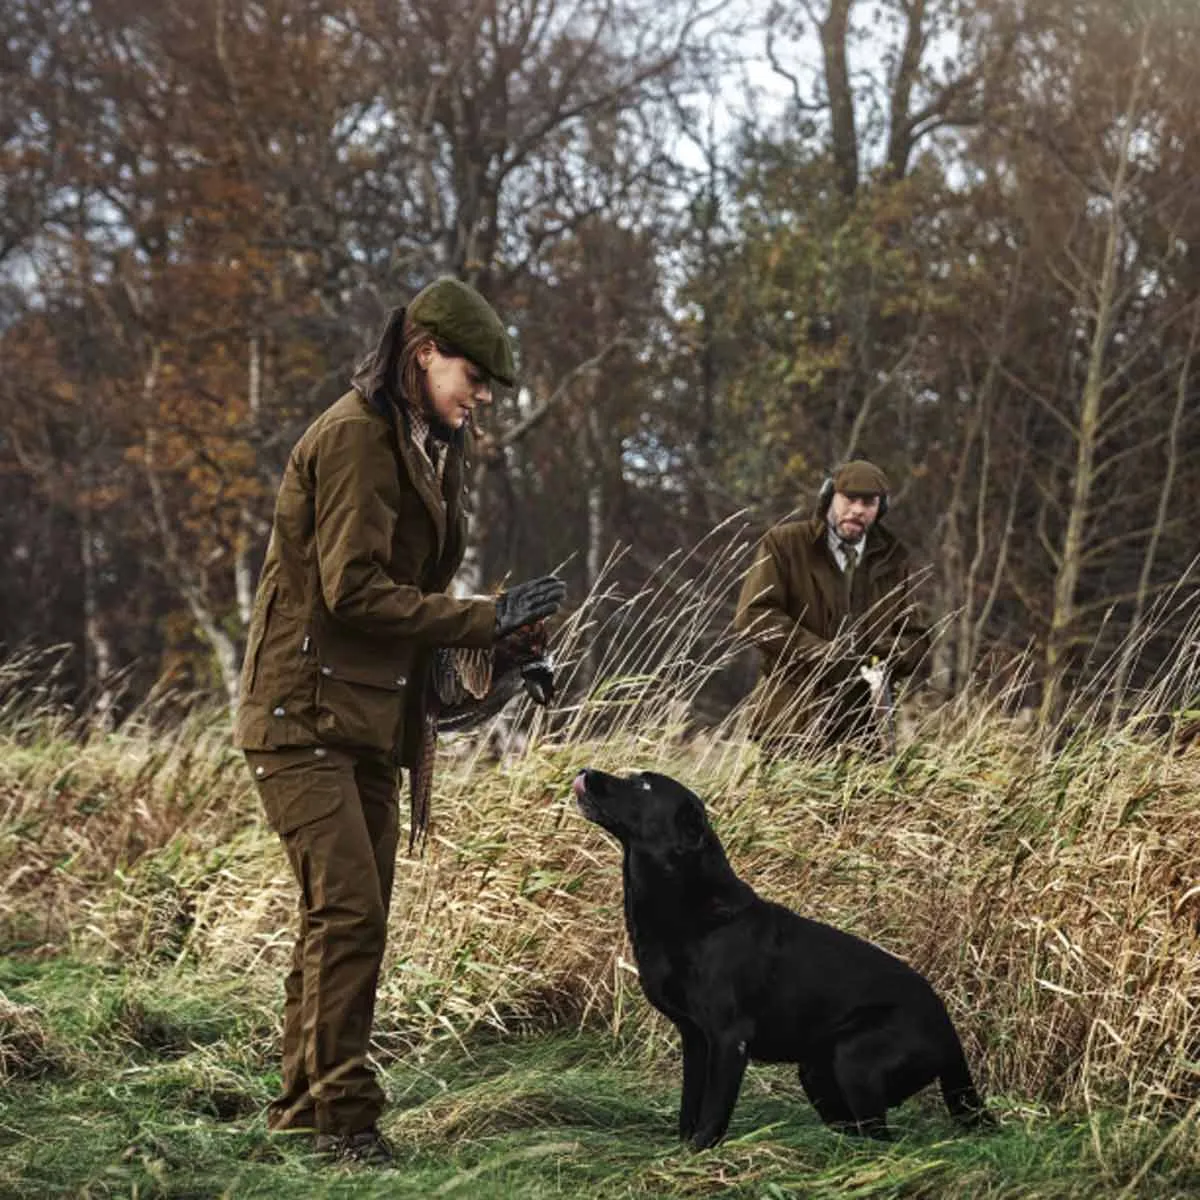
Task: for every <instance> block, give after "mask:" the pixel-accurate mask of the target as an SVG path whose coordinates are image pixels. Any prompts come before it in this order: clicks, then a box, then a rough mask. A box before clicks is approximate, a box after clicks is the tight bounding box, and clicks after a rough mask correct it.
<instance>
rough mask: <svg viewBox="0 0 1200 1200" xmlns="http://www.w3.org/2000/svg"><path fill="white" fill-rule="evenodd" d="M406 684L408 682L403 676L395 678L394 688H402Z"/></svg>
mask: <svg viewBox="0 0 1200 1200" xmlns="http://www.w3.org/2000/svg"><path fill="white" fill-rule="evenodd" d="M407 682H408V680H407V679H405V678H404V676H403V675H397V676H396V686H397V687H403V686H404V685H405V684H406V683H407Z"/></svg>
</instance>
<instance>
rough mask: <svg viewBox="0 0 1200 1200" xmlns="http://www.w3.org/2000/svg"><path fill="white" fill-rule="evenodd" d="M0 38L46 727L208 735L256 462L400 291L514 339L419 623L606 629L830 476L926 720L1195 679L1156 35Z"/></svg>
mask: <svg viewBox="0 0 1200 1200" xmlns="http://www.w3.org/2000/svg"><path fill="white" fill-rule="evenodd" d="M0 31H2V35H3V36H2V39H0V44H2V46H3V50H2V51H0V54H2V57H0V96H2V97H3V102H2V104H0V563H2V566H0V570H2V571H3V582H2V584H0V642H3V644H4V646H5V647H6V648H7V649H8V650H9V651H15V650H18V649H21V648H28V647H35V648H43V647H52V646H69V647H72V648H73V649H74V652H73V653H70V654H69V655H67V656H66V657H65V658H64V659H63V660H62V664H61V668H60V671H59V675H58V681H59V685H60V686H61V687H62V688H63V689H64V690H65V691H66V692H67V693H68V694H69V695H70V696H72V697H73V698H74V699H75V700H76V701H77V702H78V703H79V704H81V705H86V706H88V707H89V708H90V709H91V711H93V712H94V713H98V714H99V715H101V716H103V714H104V713H106V712H112V713H114V714H115V713H119V712H120V711H122V709H127V708H128V707H129V706H131V705H134V704H137V703H139V702H140V701H141V700H143V699H144V698H145V697H146V696H148V695H150V694H153V693H155V692H158V693H161V692H162V691H163V690H164V689H174V690H176V691H180V692H187V693H193V694H194V693H197V692H198V693H201V694H207V695H210V696H213V697H216V698H220V699H224V700H228V701H232V700H234V699H235V692H236V675H237V668H238V664H239V662H240V655H241V648H242V639H243V634H244V630H245V627H246V623H247V620H248V616H249V611H250V605H251V601H252V597H253V588H254V583H255V579H256V573H257V569H258V565H259V563H260V561H261V556H262V553H263V551H264V549H265V543H266V538H267V535H268V532H269V522H270V513H271V506H272V502H273V497H274V492H275V487H276V483H277V480H278V477H279V473H280V471H281V468H282V465H283V463H284V461H285V459H286V456H287V453H288V450H289V448H290V447H291V445H292V443H293V441H294V440H295V438H296V437H297V436H298V435H299V433H300V431H301V430H302V429H303V427H304V426H305V424H306V423H307V422H308V421H309V420H311V419H312V417H313V416H314V415H315V414H316V413H317V412H318V411H319V410H320V409H321V408H322V407H324V406H325V405H327V404H328V403H330V402H331V401H332V400H333V399H334V398H336V397H337V396H338V395H339V394H340V393H341V392H342V391H343V390H345V387H346V385H347V380H348V377H349V374H350V371H351V369H352V366H353V363H354V362H355V360H356V358H357V357H358V356H359V355H360V354H361V353H362V352H363V350H364V349H365V348H366V347H367V346H368V345H369V344H370V343H371V341H372V340H373V339H374V337H375V335H376V332H377V329H378V326H379V325H380V322H381V320H382V318H383V316H384V314H385V312H386V310H387V308H388V307H389V306H391V305H393V304H396V303H399V302H402V301H403V300H404V299H405V298H406V297H407V296H409V295H411V294H412V292H413V291H414V290H415V289H416V288H418V287H419V286H420V285H421V284H422V283H424V282H425V281H427V280H428V279H430V278H431V277H433V276H434V275H437V274H439V273H444V272H452V273H455V274H457V275H460V276H462V277H465V278H467V279H469V280H471V281H472V282H473V283H475V284H476V285H477V286H478V287H480V288H481V289H482V290H483V291H484V292H485V293H486V294H487V295H488V296H489V298H491V299H492V300H493V302H494V303H495V305H496V307H497V308H498V309H499V311H501V312H502V313H503V314H504V315H505V317H506V319H508V320H509V321H511V324H512V329H513V332H514V334H515V337H516V341H517V344H518V346H519V364H520V383H519V386H518V388H517V389H515V390H514V391H513V392H512V393H511V394H509V395H506V396H502V397H501V398H500V399H499V400H498V402H497V404H496V405H495V407H494V409H493V411H492V412H491V413H489V414H488V416H487V418H486V428H487V433H488V438H487V441H486V446H485V451H486V452H485V453H483V454H481V455H479V456H478V458H479V465H478V472H479V477H478V478H477V479H476V480H474V484H473V494H474V495H475V496H476V497H477V503H476V511H475V517H474V525H473V538H474V543H473V546H472V552H471V556H470V559H469V561H468V565H467V569H466V571H465V573H464V578H463V585H464V587H467V588H471V589H476V588H485V587H492V586H496V585H497V584H499V583H500V582H501V581H502V579H503V578H504V577H505V575H506V574H508V575H511V576H512V577H521V576H525V575H530V574H537V573H541V572H543V571H545V570H548V569H550V568H552V567H555V566H556V565H558V564H565V565H563V566H562V570H563V571H564V572H565V575H566V577H567V578H568V580H569V581H570V586H571V593H572V596H573V597H574V598H576V599H582V597H583V596H584V595H585V594H587V593H588V592H589V591H591V590H592V589H594V588H595V587H596V586H597V584H598V583H600V585H601V586H602V587H603V588H605V589H609V591H610V592H611V594H612V596H613V597H614V605H616V604H617V599H616V598H617V597H619V596H620V595H622V594H628V593H629V592H631V591H634V590H636V589H637V588H638V587H639V586H640V581H642V580H644V579H645V578H646V577H648V576H649V575H650V574H651V573H652V572H653V571H654V570H655V569H656V568H657V567H659V566H660V565H661V564H662V563H663V561H664V560H665V559H667V558H668V556H669V555H670V554H671V553H672V552H674V551H677V550H679V549H680V548H690V547H693V546H697V545H699V549H698V551H697V552H696V554H695V555H694V556H693V559H692V561H693V562H694V563H695V565H696V569H697V570H698V571H703V570H704V560H705V555H706V553H708V549H707V548H708V547H710V546H716V545H718V544H721V545H724V542H723V541H722V538H719V537H718V538H714V537H712V536H709V537H708V541H705V540H704V539H705V538H706V536H707V535H709V534H710V531H712V530H713V529H714V527H716V526H718V525H719V524H720V523H721V522H722V521H725V520H726V519H727V518H731V517H733V520H732V521H731V523H730V524H727V525H725V526H723V527H722V528H723V529H725V530H730V531H733V536H735V537H736V538H740V539H741V541H740V542H739V545H744V547H749V546H750V545H752V543H753V539H754V537H755V536H756V535H757V534H758V533H760V532H761V531H762V530H763V529H765V528H766V527H767V526H768V525H769V524H770V523H772V522H773V521H775V520H778V519H780V518H782V517H784V516H785V515H787V514H788V513H789V512H792V511H793V510H796V509H799V510H801V511H806V510H807V509H808V508H809V506H810V504H811V501H812V498H813V496H814V494H815V491H816V488H817V486H818V485H819V483H820V480H821V478H822V477H823V475H824V474H825V473H826V471H827V470H828V469H829V468H830V467H831V466H832V465H834V464H836V463H837V462H838V461H840V460H842V459H843V458H845V457H847V456H849V455H851V454H854V453H865V454H867V455H868V456H870V457H872V458H874V459H875V460H876V461H878V462H880V463H881V464H882V465H883V466H884V467H885V468H886V469H887V471H888V472H889V474H890V476H891V478H892V480H893V483H894V494H893V515H892V516H891V517H890V518H889V522H890V524H891V525H892V527H893V528H894V529H896V531H897V532H899V533H900V534H901V535H902V536H903V537H905V538H906V539H907V540H908V541H909V543H910V544H911V545H912V547H913V550H914V556H915V558H916V560H917V561H918V562H919V563H924V564H928V573H927V576H926V579H925V582H924V585H923V592H924V596H923V598H924V600H925V602H926V604H927V605H928V607H929V609H930V610H931V612H932V614H933V615H934V617H935V618H937V619H938V620H939V621H940V622H941V630H942V636H941V638H940V640H939V642H938V645H937V649H936V651H935V652H934V655H933V656H932V659H931V662H930V668H929V676H930V679H931V680H932V682H933V684H934V685H935V686H936V687H937V688H938V689H940V690H941V691H943V692H944V693H947V694H953V693H955V692H958V691H961V690H962V689H963V688H964V687H965V686H966V685H967V683H968V681H969V680H971V679H972V678H976V677H979V676H981V675H982V676H983V677H991V676H993V675H995V674H996V673H997V672H1002V670H1003V665H1004V664H1005V663H1006V662H1008V661H1009V660H1010V659H1011V658H1012V657H1013V656H1014V655H1023V656H1024V657H1023V659H1022V661H1023V662H1025V663H1026V664H1031V666H1032V670H1031V672H1030V674H1029V681H1030V684H1031V685H1032V686H1031V687H1030V688H1029V689H1027V694H1026V693H1025V692H1023V693H1022V697H1023V702H1026V703H1037V704H1040V705H1041V706H1042V711H1043V713H1052V712H1054V711H1055V710H1056V709H1057V708H1058V707H1059V706H1060V704H1061V700H1062V698H1063V696H1064V695H1066V694H1068V693H1069V691H1070V688H1071V685H1072V683H1073V681H1074V680H1076V678H1077V677H1078V676H1079V674H1080V672H1083V671H1084V670H1086V669H1087V667H1088V666H1089V664H1090V665H1091V666H1092V667H1093V668H1094V667H1095V666H1096V664H1098V663H1101V664H1107V665H1106V667H1105V669H1106V671H1107V672H1108V674H1109V682H1110V684H1111V685H1112V687H1111V690H1110V693H1109V694H1110V695H1112V696H1114V697H1117V698H1118V699H1119V698H1120V697H1121V696H1122V695H1123V694H1124V693H1125V690H1126V688H1127V687H1132V688H1140V687H1142V686H1143V685H1145V684H1147V683H1149V682H1151V681H1152V680H1153V679H1154V677H1155V675H1156V673H1158V672H1161V671H1163V670H1165V669H1169V668H1170V666H1171V665H1172V663H1173V662H1177V660H1178V657H1179V655H1180V653H1183V654H1184V655H1193V654H1194V653H1195V646H1196V642H1195V640H1194V639H1195V632H1194V624H1192V625H1191V626H1190V627H1189V622H1194V620H1195V617H1196V600H1197V596H1198V588H1197V573H1196V563H1195V559H1196V555H1197V551H1198V549H1200V539H1198V538H1197V532H1196V531H1197V528H1198V525H1200V384H1198V382H1197V372H1196V370H1195V358H1196V354H1197V350H1198V348H1200V186H1198V183H1200V138H1197V137H1196V136H1195V135H1196V130H1197V129H1198V128H1200V5H1198V4H1197V3H1196V2H1195V0H1036V2H1034V0H1024V2H1022V0H878V2H869V0H795V2H793V3H770V4H768V3H765V2H763V3H753V2H747V0H743V2H741V3H731V2H728V0H708V2H707V3H705V2H702V0H658V2H656V3H653V4H649V3H644V2H641V0H571V2H567V0H403V2H398V0H392V2H385V0H343V2H337V0H264V2H251V0H88V2H80V0H5V3H4V4H3V5H2V6H0ZM734 514H740V515H738V516H736V517H734ZM722 536H723V535H722ZM714 553H715V551H714ZM614 554H615V555H616V557H615V558H614ZM678 585H679V586H681V587H685V588H686V587H687V582H686V577H685V576H684V575H680V576H679V584H678ZM735 595H736V583H735V582H731V584H730V586H729V587H728V588H726V589H725V591H724V592H723V593H722V594H720V595H717V596H714V597H713V600H712V603H711V605H709V606H708V611H707V612H706V613H705V619H706V620H709V621H711V623H712V628H713V629H714V630H720V629H722V628H724V627H725V625H726V623H727V621H728V618H729V615H730V613H731V611H732V606H733V602H734V598H735ZM618 607H619V606H618ZM617 618H619V612H618V613H617ZM1189 628H1190V629H1191V632H1189ZM597 636H598V637H611V636H613V630H612V629H611V628H608V629H606V630H604V631H603V633H602V634H598V635H597ZM744 683H745V678H744V673H743V675H742V676H739V673H738V672H737V671H733V672H731V673H730V679H729V688H730V695H729V696H722V695H718V696H717V698H716V701H715V703H717V704H718V706H719V703H720V702H724V701H728V700H729V699H730V698H731V697H733V696H734V693H735V692H736V690H737V688H738V687H739V686H742V685H744ZM1177 699H1179V701H1180V702H1181V703H1182V702H1186V701H1188V699H1189V698H1188V697H1179V698H1177Z"/></svg>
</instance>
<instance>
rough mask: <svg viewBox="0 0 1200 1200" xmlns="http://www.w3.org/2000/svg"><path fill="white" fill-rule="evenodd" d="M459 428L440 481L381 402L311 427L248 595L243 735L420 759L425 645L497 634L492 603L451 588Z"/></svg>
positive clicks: (457, 553)
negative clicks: (448, 591) (462, 597)
mask: <svg viewBox="0 0 1200 1200" xmlns="http://www.w3.org/2000/svg"><path fill="white" fill-rule="evenodd" d="M377 403H378V402H377ZM465 439H466V434H465V433H464V441H463V444H462V445H461V446H460V445H454V444H452V445H451V446H450V447H449V449H448V450H447V451H446V453H447V455H448V458H447V461H446V464H445V468H444V471H443V475H442V480H441V484H440V486H439V483H438V479H437V476H436V474H435V472H434V470H433V468H432V467H431V466H430V464H429V462H428V460H427V459H426V458H425V456H424V454H422V453H421V452H419V451H418V450H417V449H416V448H415V447H414V446H413V445H412V443H411V441H410V440H409V438H408V435H407V431H406V430H405V429H404V427H403V424H402V422H401V420H400V417H399V415H398V414H397V413H396V412H395V410H394V409H393V408H392V406H391V405H390V404H379V406H378V407H376V404H372V403H371V402H369V401H367V400H366V399H365V398H364V397H363V396H361V395H360V394H359V393H358V392H357V391H352V392H349V393H347V394H346V395H345V396H343V397H342V398H341V399H340V400H338V401H337V402H336V403H335V404H333V405H332V406H331V407H330V408H328V409H327V410H326V411H325V412H324V413H322V414H321V416H320V417H318V418H317V419H316V421H314V422H313V424H312V425H310V426H309V428H308V429H307V430H306V431H305V433H304V435H303V436H302V437H301V439H300V441H299V442H298V443H297V444H296V446H295V448H294V449H293V450H292V453H291V457H290V459H289V460H288V464H287V468H286V469H285V471H284V474H283V481H282V483H281V484H280V487H279V496H278V498H277V500H276V503H275V518H274V523H273V526H272V529H271V540H270V543H269V545H268V547H267V555H266V560H265V561H264V563H263V569H262V576H261V578H260V580H259V585H258V593H257V596H256V597H255V602H254V612H253V616H252V619H251V622H250V630H249V636H248V639H247V645H246V657H245V661H244V662H243V665H242V678H241V697H240V703H239V707H238V715H237V722H236V727H235V741H236V743H237V745H238V746H239V747H241V748H242V749H245V750H270V749H279V748H281V747H286V746H321V745H327V746H337V747H344V748H350V749H359V750H375V751H387V752H389V753H391V754H393V755H394V756H395V759H396V761H397V762H398V763H400V764H401V765H403V766H408V767H411V766H412V765H413V764H414V762H415V761H416V757H417V751H418V747H419V737H420V730H421V715H422V712H423V707H424V703H425V697H426V694H427V692H426V684H427V680H428V676H429V671H430V669H431V665H432V660H433V651H434V649H435V648H436V647H438V646H472V647H486V646H490V645H492V643H493V641H494V636H495V626H496V605H495V603H494V602H493V601H491V600H486V599H471V600H460V599H456V598H454V597H452V596H449V595H447V594H446V592H445V589H446V588H447V587H448V586H449V584H450V581H451V579H452V578H453V576H454V573H455V572H456V571H457V570H458V567H459V564H460V563H461V562H462V557H463V553H464V550H465V548H466V531H467V513H466V511H465V508H464V476H465V473H466V471H467V470H468V469H469V465H470V464H469V462H468V461H467V458H466V456H467V454H468V453H469V448H468V445H467V442H466V440H465Z"/></svg>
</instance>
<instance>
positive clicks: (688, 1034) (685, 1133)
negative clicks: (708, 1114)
mask: <svg viewBox="0 0 1200 1200" xmlns="http://www.w3.org/2000/svg"><path fill="white" fill-rule="evenodd" d="M676 1025H677V1027H678V1029H679V1033H680V1035H681V1036H682V1038H683V1095H682V1097H681V1098H680V1102H679V1137H680V1140H681V1141H685V1142H686V1141H687V1140H688V1138H690V1137H691V1136H692V1134H694V1133H695V1132H696V1126H697V1125H698V1124H699V1121H700V1107H701V1105H702V1104H703V1102H704V1086H705V1082H706V1080H707V1077H708V1039H707V1038H706V1037H705V1036H704V1034H703V1033H701V1032H700V1029H699V1027H698V1026H696V1025H693V1024H692V1023H691V1022H690V1021H687V1022H685V1021H677V1022H676Z"/></svg>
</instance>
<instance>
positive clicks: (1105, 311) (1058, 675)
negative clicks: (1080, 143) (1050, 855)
mask: <svg viewBox="0 0 1200 1200" xmlns="http://www.w3.org/2000/svg"><path fill="white" fill-rule="evenodd" d="M1148 38H1149V29H1148V28H1146V29H1144V30H1143V33H1142V46H1141V52H1140V54H1139V56H1138V65H1137V68H1136V71H1135V74H1134V79H1133V87H1132V91H1131V94H1130V98H1129V105H1128V107H1127V108H1126V110H1125V113H1124V115H1123V117H1122V121H1121V134H1120V138H1119V141H1118V147H1117V162H1116V170H1115V172H1114V174H1113V179H1112V183H1111V185H1110V187H1109V190H1108V195H1107V197H1106V199H1107V200H1108V221H1107V229H1106V231H1105V241H1104V255H1103V259H1102V262H1101V267H1100V278H1099V280H1098V281H1097V285H1096V289H1095V291H1096V300H1095V323H1094V325H1093V329H1092V337H1091V343H1090V346H1089V351H1088V368H1087V379H1086V381H1085V383H1084V387H1083V397H1082V402H1081V404H1080V411H1079V423H1078V426H1077V428H1076V430H1075V439H1076V441H1075V469H1074V479H1073V483H1072V489H1071V503H1070V508H1069V510H1068V513H1067V527H1066V532H1065V534H1064V536H1063V541H1062V547H1061V550H1060V552H1059V556H1058V562H1057V571H1056V574H1055V579H1054V601H1053V608H1052V609H1051V615H1050V630H1049V633H1048V635H1047V638H1046V652H1045V657H1044V663H1043V665H1044V683H1043V690H1042V703H1041V708H1040V710H1039V713H1038V721H1039V724H1040V725H1042V726H1043V727H1045V726H1046V725H1048V724H1050V723H1051V722H1053V721H1054V720H1055V719H1056V718H1057V716H1058V713H1059V710H1060V708H1061V703H1062V693H1063V683H1064V678H1065V675H1066V669H1067V666H1068V655H1069V652H1070V648H1071V643H1072V634H1073V632H1074V624H1075V615H1076V612H1075V610H1076V589H1077V588H1078V585H1079V577H1080V573H1081V570H1082V566H1083V560H1084V552H1085V549H1086V543H1085V534H1086V527H1087V522H1088V517H1089V515H1090V510H1091V505H1092V488H1093V485H1094V483H1095V471H1096V451H1097V446H1098V443H1099V441H1100V435H1101V425H1102V417H1103V413H1102V405H1103V401H1104V378H1105V358H1106V351H1107V348H1108V340H1109V334H1110V332H1111V330H1112V324H1113V315H1114V296H1115V294H1116V278H1117V262H1118V255H1119V252H1120V248H1121V240H1122V234H1123V232H1124V221H1123V215H1122V214H1123V209H1124V207H1125V202H1126V198H1127V197H1126V190H1127V182H1128V177H1129V160H1130V147H1131V143H1132V137H1133V129H1134V125H1135V122H1136V118H1137V111H1138V102H1139V99H1140V92H1141V85H1142V79H1143V75H1144V72H1145V62H1146V47H1147V44H1148Z"/></svg>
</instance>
